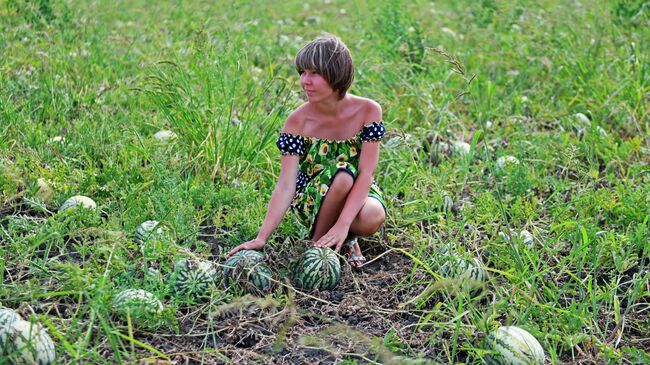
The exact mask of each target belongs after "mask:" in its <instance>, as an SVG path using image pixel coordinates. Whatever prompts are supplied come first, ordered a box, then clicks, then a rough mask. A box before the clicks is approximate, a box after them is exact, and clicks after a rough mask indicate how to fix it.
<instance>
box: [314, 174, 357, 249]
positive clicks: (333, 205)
mask: <svg viewBox="0 0 650 365" xmlns="http://www.w3.org/2000/svg"><path fill="white" fill-rule="evenodd" d="M352 185H354V179H353V178H352V176H351V175H350V174H348V173H347V172H339V173H337V174H336V175H335V176H334V181H332V184H331V185H330V187H329V190H327V194H325V198H323V202H322V203H321V206H320V209H319V210H318V214H317V215H316V222H315V223H314V231H313V232H314V233H313V235H312V240H313V241H318V240H319V239H320V238H321V237H323V236H324V235H325V234H326V233H327V231H329V230H330V228H332V226H334V223H336V220H337V219H338V218H339V215H340V214H341V211H342V210H343V206H344V205H345V200H346V199H347V197H348V193H349V192H350V190H352Z"/></svg>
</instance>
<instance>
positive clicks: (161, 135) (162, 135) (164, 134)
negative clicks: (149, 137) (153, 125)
mask: <svg viewBox="0 0 650 365" xmlns="http://www.w3.org/2000/svg"><path fill="white" fill-rule="evenodd" d="M153 138H155V139H156V140H157V141H160V142H167V141H170V140H172V139H174V138H176V133H174V132H172V131H170V130H166V129H163V130H159V131H158V132H156V134H154V135H153Z"/></svg>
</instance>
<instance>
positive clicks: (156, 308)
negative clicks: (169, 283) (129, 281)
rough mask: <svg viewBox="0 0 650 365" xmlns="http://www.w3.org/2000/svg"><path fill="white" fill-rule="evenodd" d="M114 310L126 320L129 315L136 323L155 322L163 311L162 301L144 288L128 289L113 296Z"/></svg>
mask: <svg viewBox="0 0 650 365" xmlns="http://www.w3.org/2000/svg"><path fill="white" fill-rule="evenodd" d="M112 304H113V310H115V312H116V313H118V314H119V315H121V316H122V317H123V318H124V319H125V320H126V318H127V316H130V317H131V320H132V321H133V322H134V323H136V324H142V325H147V324H152V323H155V321H156V319H157V316H158V315H159V314H161V313H162V311H163V304H162V302H161V301H160V300H159V299H158V298H157V297H156V296H155V295H153V294H151V293H149V292H148V291H146V290H142V289H126V290H123V291H122V292H120V293H119V294H117V295H116V296H115V298H113V303H112Z"/></svg>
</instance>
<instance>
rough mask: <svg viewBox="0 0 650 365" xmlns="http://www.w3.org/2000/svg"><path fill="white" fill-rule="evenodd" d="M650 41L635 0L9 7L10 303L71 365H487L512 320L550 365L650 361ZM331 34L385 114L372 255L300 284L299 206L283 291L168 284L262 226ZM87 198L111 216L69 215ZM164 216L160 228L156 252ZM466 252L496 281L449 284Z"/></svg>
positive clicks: (2, 144)
mask: <svg viewBox="0 0 650 365" xmlns="http://www.w3.org/2000/svg"><path fill="white" fill-rule="evenodd" d="M648 29H650V3H648V2H646V1H642V0H611V1H610V0H581V1H579V2H578V1H561V0H540V1H530V0H518V1H505V0H503V1H502V0H480V1H470V0H463V1H436V2H430V1H422V0H415V1H406V0H402V1H400V0H390V1H389V0H386V1H369V0H358V1H339V0H324V1H323V0H320V1H304V2H297V1H287V2H270V1H262V0H252V1H234V2H233V1H221V0H217V1H191V2H190V1H160V2H152V1H143V0H132V1H123V0H116V1H77V0H38V1H36V0H34V1H27V0H0V280H1V282H2V284H1V286H0V304H1V305H2V306H3V307H7V308H12V309H14V310H16V311H17V312H18V313H19V314H20V315H21V316H22V317H23V318H32V319H33V320H35V321H38V322H39V323H41V324H42V325H43V326H44V327H45V328H47V331H48V333H49V334H50V336H51V337H52V338H53V340H54V341H55V343H56V350H57V354H58V360H57V361H58V363H61V364H114V363H138V364H153V363H156V364H199V363H204V364H213V363H216V364H221V363H226V364H229V363H240V364H241V363H260V364H266V363H273V364H301V363H310V364H311V363H335V362H336V363H342V364H357V363H364V364H365V363H371V364H375V363H381V364H403V363H404V364H407V363H419V364H426V363H432V364H433V363H444V364H447V363H465V364H481V363H483V361H484V357H485V355H486V354H487V353H488V351H487V350H486V348H485V346H484V340H485V338H486V336H487V335H488V334H489V333H490V332H492V331H493V330H495V329H496V328H498V327H499V326H503V325H515V326H519V327H521V328H524V329H525V330H527V331H528V332H530V333H531V334H532V335H533V336H535V337H536V338H537V339H538V341H539V342H540V343H541V345H542V347H543V348H544V350H545V354H546V361H547V363H549V364H550V363H553V364H565V363H576V364H603V363H613V364H640V363H650V280H649V279H650V270H649V266H650V218H649V217H650V137H649V136H650V126H649V125H650V123H649V121H650V108H649V103H648V101H649V97H650V82H649V81H650V74H649V72H650V67H649V66H650V63H649V56H650V52H649V51H648V46H649V45H650V41H649V40H650V31H649V30H648ZM322 32H329V33H333V34H336V35H337V36H339V37H341V39H343V41H344V42H346V44H347V45H348V46H349V48H350V50H351V52H352V55H353V57H354V60H355V64H356V78H355V83H354V85H353V87H352V89H351V92H352V93H353V94H358V95H364V96H368V97H370V98H373V99H375V100H377V101H379V102H380V104H381V105H382V107H383V110H384V122H385V125H386V127H387V129H388V133H387V135H386V137H385V138H384V139H383V141H382V144H381V157H380V161H379V165H378V168H377V172H376V175H375V178H376V180H377V182H378V184H379V185H380V186H381V188H382V190H383V191H384V193H385V195H386V198H387V199H386V200H387V205H388V206H387V208H388V213H389V214H388V219H387V222H386V225H385V227H384V230H383V231H382V233H381V234H377V235H375V236H373V237H370V238H367V239H363V240H361V244H362V248H363V251H364V254H366V256H367V257H368V258H369V259H371V260H372V261H371V262H370V263H369V264H368V265H367V266H366V267H364V268H363V269H362V270H360V271H356V270H351V269H350V267H349V266H348V265H346V264H345V260H344V259H342V261H341V262H342V267H343V272H342V279H341V283H340V285H339V286H338V287H337V288H336V289H334V290H332V291H324V292H311V293H306V292H303V291H296V290H294V289H293V288H292V287H291V285H290V283H289V281H288V280H287V279H286V273H287V267H288V263H289V259H290V258H292V257H295V256H296V255H297V254H298V253H299V252H301V251H303V250H304V249H305V248H306V247H307V246H308V245H307V244H305V242H304V241H303V240H302V239H303V238H305V237H304V236H303V235H304V232H302V231H300V230H299V229H297V228H296V225H295V223H294V221H293V218H292V216H291V213H290V212H288V213H287V215H286V216H285V219H284V220H283V221H282V223H281V225H280V227H279V228H278V230H277V231H276V232H275V233H274V235H273V236H272V239H271V240H270V241H269V244H268V245H267V246H266V247H265V248H264V253H265V254H266V256H267V263H268V265H269V266H270V267H271V269H272V270H273V272H274V273H275V280H276V285H275V289H274V290H273V291H271V292H268V293H266V294H265V295H257V296H252V295H243V293H241V292H237V291H233V290H227V289H226V288H223V287H221V286H219V287H215V288H212V289H211V290H210V293H209V294H210V297H209V298H208V299H207V300H203V301H189V302H188V301H184V300H181V299H179V298H177V297H175V296H174V295H173V293H172V292H171V291H170V289H169V287H168V286H167V285H165V284H164V282H163V281H164V280H166V278H167V277H168V276H169V274H170V273H171V271H172V268H173V265H174V263H175V262H176V261H178V260H179V259H181V258H186V257H196V258H203V259H207V260H211V261H213V262H215V263H216V264H218V265H221V264H223V262H224V260H225V253H226V252H228V250H229V249H230V248H232V247H234V246H236V245H237V244H239V243H241V242H244V241H246V240H249V239H252V238H254V237H255V235H256V234H257V232H258V229H259V228H260V226H261V224H262V222H263V219H264V215H265V213H266V208H267V204H268V201H269V198H270V194H271V192H272V191H273V189H274V186H275V185H274V184H275V181H276V178H277V175H278V173H279V166H280V164H279V161H280V153H279V152H278V150H277V148H276V146H275V140H276V138H277V136H278V133H279V131H280V129H281V127H282V125H283V123H284V120H285V118H286V117H287V115H288V113H289V112H290V111H291V110H292V109H293V108H295V107H297V106H298V105H300V104H301V103H302V102H303V99H304V95H303V94H302V92H301V89H300V86H299V84H298V74H297V73H296V71H295V69H294V68H293V66H292V61H293V57H294V55H295V53H296V52H297V50H299V49H300V48H301V47H302V46H303V45H304V44H305V43H306V42H308V41H309V40H311V39H312V38H314V37H315V36H317V35H319V34H321V33H322ZM160 130H171V131H173V133H175V138H171V139H168V140H159V139H156V138H155V137H154V135H155V134H156V132H158V131H160ZM459 141H462V142H466V143H467V144H469V146H470V150H469V152H468V153H461V152H462V151H459V150H458V149H455V148H454V147H453V143H454V142H459ZM505 156H514V158H516V161H518V162H512V163H505V164H499V163H498V161H499V158H501V157H505ZM74 195H85V196H88V197H91V198H92V199H94V200H95V201H96V203H97V209H96V210H84V209H77V210H72V211H67V212H59V207H60V206H61V204H62V203H63V202H64V201H65V200H66V199H68V198H69V197H71V196H74ZM146 220H157V221H160V222H161V225H162V226H164V227H166V229H167V234H166V235H165V236H164V237H163V238H161V239H156V240H151V241H147V242H146V243H140V242H138V241H137V240H135V239H134V232H135V229H136V227H137V226H138V225H139V224H140V223H142V222H144V221H146ZM522 230H527V231H529V232H530V233H531V234H532V236H533V242H532V243H529V244H526V243H525V242H523V241H524V240H523V239H522V237H520V236H519V232H521V231H522ZM450 257H461V258H465V259H467V260H471V259H472V258H477V260H478V261H479V262H480V263H481V264H482V265H484V266H485V268H486V270H487V272H488V279H487V281H486V282H485V283H484V284H482V285H481V286H480V287H479V288H477V289H474V290H469V289H468V288H465V287H463V286H462V285H461V283H460V282H459V281H458V280H457V279H453V278H445V277H443V276H441V273H442V270H443V269H444V267H445V263H446V262H447V261H448V260H449V258H450ZM152 270H155V271H156V272H158V273H160V275H161V276H162V277H163V278H164V279H163V281H161V280H158V279H156V278H152V276H151V275H149V274H148V273H151V272H152ZM126 288H141V289H145V290H148V291H150V292H151V293H153V294H154V295H156V296H157V297H158V298H160V299H161V300H162V301H163V303H164V306H165V310H164V311H163V313H162V314H161V316H160V317H161V318H160V320H159V322H158V323H157V324H156V325H155V326H148V327H143V326H137V325H135V324H134V323H132V322H131V321H129V320H126V321H125V320H124V319H123V318H122V317H120V316H118V315H117V314H116V313H115V311H114V308H113V307H112V299H113V298H114V297H115V295H116V294H117V293H119V292H120V291H122V290H124V289H126ZM6 361H8V360H7V358H6V357H4V358H0V363H3V362H6ZM416 361H417V362H416Z"/></svg>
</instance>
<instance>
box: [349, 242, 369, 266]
mask: <svg viewBox="0 0 650 365" xmlns="http://www.w3.org/2000/svg"><path fill="white" fill-rule="evenodd" d="M358 244H359V242H358V241H357V238H356V237H354V238H350V239H348V240H346V241H345V245H346V246H347V248H348V264H350V266H352V267H353V268H355V269H358V268H361V267H362V266H363V265H365V263H366V258H365V257H364V256H363V255H357V254H356V253H357V250H356V249H355V247H354V246H355V245H358Z"/></svg>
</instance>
